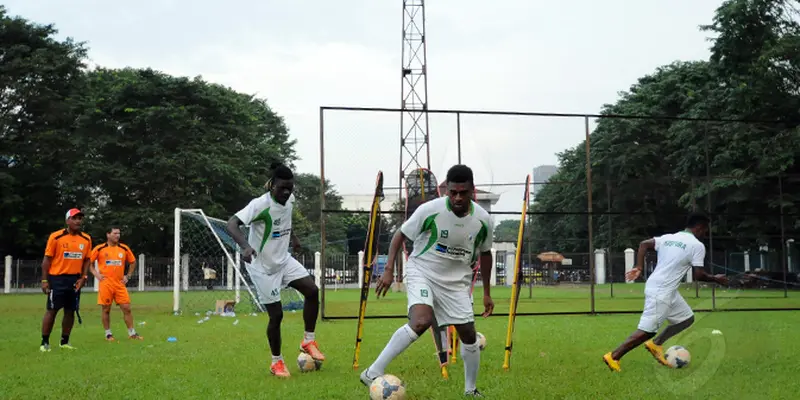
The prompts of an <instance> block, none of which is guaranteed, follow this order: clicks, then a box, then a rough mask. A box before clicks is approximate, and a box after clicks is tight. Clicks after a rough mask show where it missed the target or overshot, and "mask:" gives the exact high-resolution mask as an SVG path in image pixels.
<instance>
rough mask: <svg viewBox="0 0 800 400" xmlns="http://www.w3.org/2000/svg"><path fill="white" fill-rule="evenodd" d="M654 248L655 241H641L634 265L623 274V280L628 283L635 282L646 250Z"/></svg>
mask: <svg viewBox="0 0 800 400" xmlns="http://www.w3.org/2000/svg"><path fill="white" fill-rule="evenodd" d="M655 248H656V241H655V239H652V238H650V239H647V240H642V241H641V242H640V243H639V251H638V252H636V265H635V266H634V267H633V269H632V270H630V271H628V272H627V273H625V279H627V280H629V281H635V280H636V279H637V278H639V275H641V273H642V268H644V256H645V254H646V253H647V251H648V250H651V249H655Z"/></svg>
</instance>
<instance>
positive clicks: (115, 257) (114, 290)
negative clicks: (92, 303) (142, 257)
mask: <svg viewBox="0 0 800 400" xmlns="http://www.w3.org/2000/svg"><path fill="white" fill-rule="evenodd" d="M119 236H120V229H119V228H117V227H113V226H112V227H111V228H109V229H108V230H107V231H106V242H105V243H103V244H101V245H98V246H97V247H95V248H94V249H93V250H92V255H91V257H90V259H91V262H92V264H93V263H94V262H95V261H97V268H95V267H94V265H92V267H91V270H92V274H93V275H94V276H95V277H97V279H98V280H99V281H100V290H99V292H98V294H97V304H99V305H100V306H101V307H102V310H103V318H102V319H103V328H105V330H106V340H108V341H113V340H115V339H114V335H113V334H112V333H111V303H112V302H115V303H117V305H118V306H119V308H120V309H122V315H123V318H124V319H125V325H127V326H128V337H129V338H131V339H137V340H142V339H143V338H142V337H141V336H139V334H138V333H136V329H134V328H133V314H131V298H130V297H129V296H128V289H127V288H126V287H125V285H126V284H127V283H128V281H129V280H130V279H131V276H132V275H133V271H135V270H136V257H135V256H134V255H133V252H132V251H131V249H130V247H128V246H126V245H124V244H122V243H120V242H119ZM126 264H130V266H131V267H130V269H129V270H128V273H127V274H126V273H125V265H126Z"/></svg>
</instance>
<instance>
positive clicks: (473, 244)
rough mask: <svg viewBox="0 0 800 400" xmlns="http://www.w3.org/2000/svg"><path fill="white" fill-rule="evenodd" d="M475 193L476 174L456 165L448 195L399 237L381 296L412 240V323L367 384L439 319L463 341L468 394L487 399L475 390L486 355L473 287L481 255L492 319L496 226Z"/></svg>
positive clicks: (364, 378)
mask: <svg viewBox="0 0 800 400" xmlns="http://www.w3.org/2000/svg"><path fill="white" fill-rule="evenodd" d="M473 191H474V184H473V179H472V170H471V169H470V168H469V167H467V166H466V165H456V166H453V167H452V168H450V170H449V171H447V196H445V197H440V198H438V199H435V200H431V201H428V202H427V203H424V204H422V205H421V206H419V208H417V210H416V211H414V213H413V214H412V215H411V217H410V218H409V219H408V220H407V221H406V222H405V223H404V224H403V225H402V227H401V228H400V229H399V230H398V231H397V232H396V233H395V234H394V237H393V238H392V243H391V245H390V247H389V259H388V260H387V263H386V269H385V270H384V273H383V276H382V277H381V278H380V279H378V281H377V284H376V293H377V295H378V297H380V296H382V295H383V296H385V295H386V292H387V291H388V290H389V287H391V285H392V281H393V275H394V271H393V268H394V265H395V258H396V257H397V254H398V252H399V251H400V247H401V246H402V244H403V241H404V240H406V239H410V240H412V241H413V242H414V251H413V253H412V254H411V255H410V256H409V257H408V263H407V265H406V277H405V282H406V288H407V289H406V292H407V296H408V323H407V324H406V325H403V326H402V327H401V328H400V329H398V330H397V331H396V332H395V333H394V335H392V338H391V339H390V340H389V343H388V344H387V345H386V347H385V348H384V349H383V351H382V352H381V354H380V355H379V356H378V358H377V360H375V362H374V363H373V364H372V365H370V366H369V368H367V369H365V370H364V371H363V372H362V373H361V376H360V379H361V382H362V383H363V384H364V385H367V386H369V385H370V384H371V383H372V381H373V380H374V379H375V378H377V377H379V376H381V375H383V374H384V370H385V369H386V367H387V366H388V365H389V363H390V362H391V361H392V360H393V359H394V358H395V357H397V356H398V355H399V354H400V353H402V352H403V351H404V350H405V349H406V348H408V347H409V346H410V345H411V343H413V342H414V341H415V340H417V338H419V336H420V335H422V334H423V333H424V332H425V331H426V330H427V329H428V328H429V327H430V326H431V323H432V321H434V317H435V321H436V322H438V323H439V325H440V326H447V325H455V327H456V331H457V332H458V337H459V338H460V339H461V343H462V346H461V357H462V359H463V360H464V377H465V383H464V386H465V388H464V389H465V394H466V395H468V396H475V397H482V396H481V394H480V392H478V390H477V388H476V387H475V384H476V381H477V378H478V368H479V366H480V358H481V356H480V350H479V348H478V343H477V337H476V332H475V323H474V321H475V319H474V312H473V309H472V300H471V297H470V290H469V289H470V284H471V278H472V269H471V266H472V265H473V264H474V262H475V260H476V259H477V258H478V257H480V265H481V275H482V277H483V306H484V312H483V316H484V317H488V316H489V315H491V313H492V310H493V309H494V302H493V301H492V297H491V294H490V289H491V288H490V286H489V279H490V276H491V271H492V256H491V253H490V249H491V247H492V235H493V225H492V221H491V218H490V216H489V213H488V212H486V210H484V209H483V208H482V207H481V206H479V205H478V204H476V203H475V202H473V201H472V200H471V199H472V193H473Z"/></svg>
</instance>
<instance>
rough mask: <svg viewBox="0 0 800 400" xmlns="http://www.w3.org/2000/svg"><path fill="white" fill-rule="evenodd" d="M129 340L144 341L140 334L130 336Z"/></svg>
mask: <svg viewBox="0 0 800 400" xmlns="http://www.w3.org/2000/svg"><path fill="white" fill-rule="evenodd" d="M128 339H131V340H144V338H143V337H142V336H140V335H139V334H138V333H134V334H133V335H130V336H128Z"/></svg>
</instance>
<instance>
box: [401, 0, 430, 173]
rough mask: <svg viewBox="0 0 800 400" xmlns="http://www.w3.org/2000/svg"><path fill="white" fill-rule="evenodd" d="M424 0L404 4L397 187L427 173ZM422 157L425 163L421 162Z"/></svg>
mask: <svg viewBox="0 0 800 400" xmlns="http://www.w3.org/2000/svg"><path fill="white" fill-rule="evenodd" d="M427 53H428V52H427V45H426V42H425V0H403V57H402V62H403V65H402V70H401V71H402V78H401V81H402V93H401V96H402V97H401V103H400V108H401V109H402V110H403V111H402V112H401V113H400V187H403V179H405V176H406V175H407V174H408V172H410V171H411V170H413V169H417V168H420V167H424V168H428V169H430V165H431V152H430V149H429V148H428V145H429V141H428V73H427V68H428V65H427V62H428V54H427ZM421 157H425V158H424V159H420V158H421Z"/></svg>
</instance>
